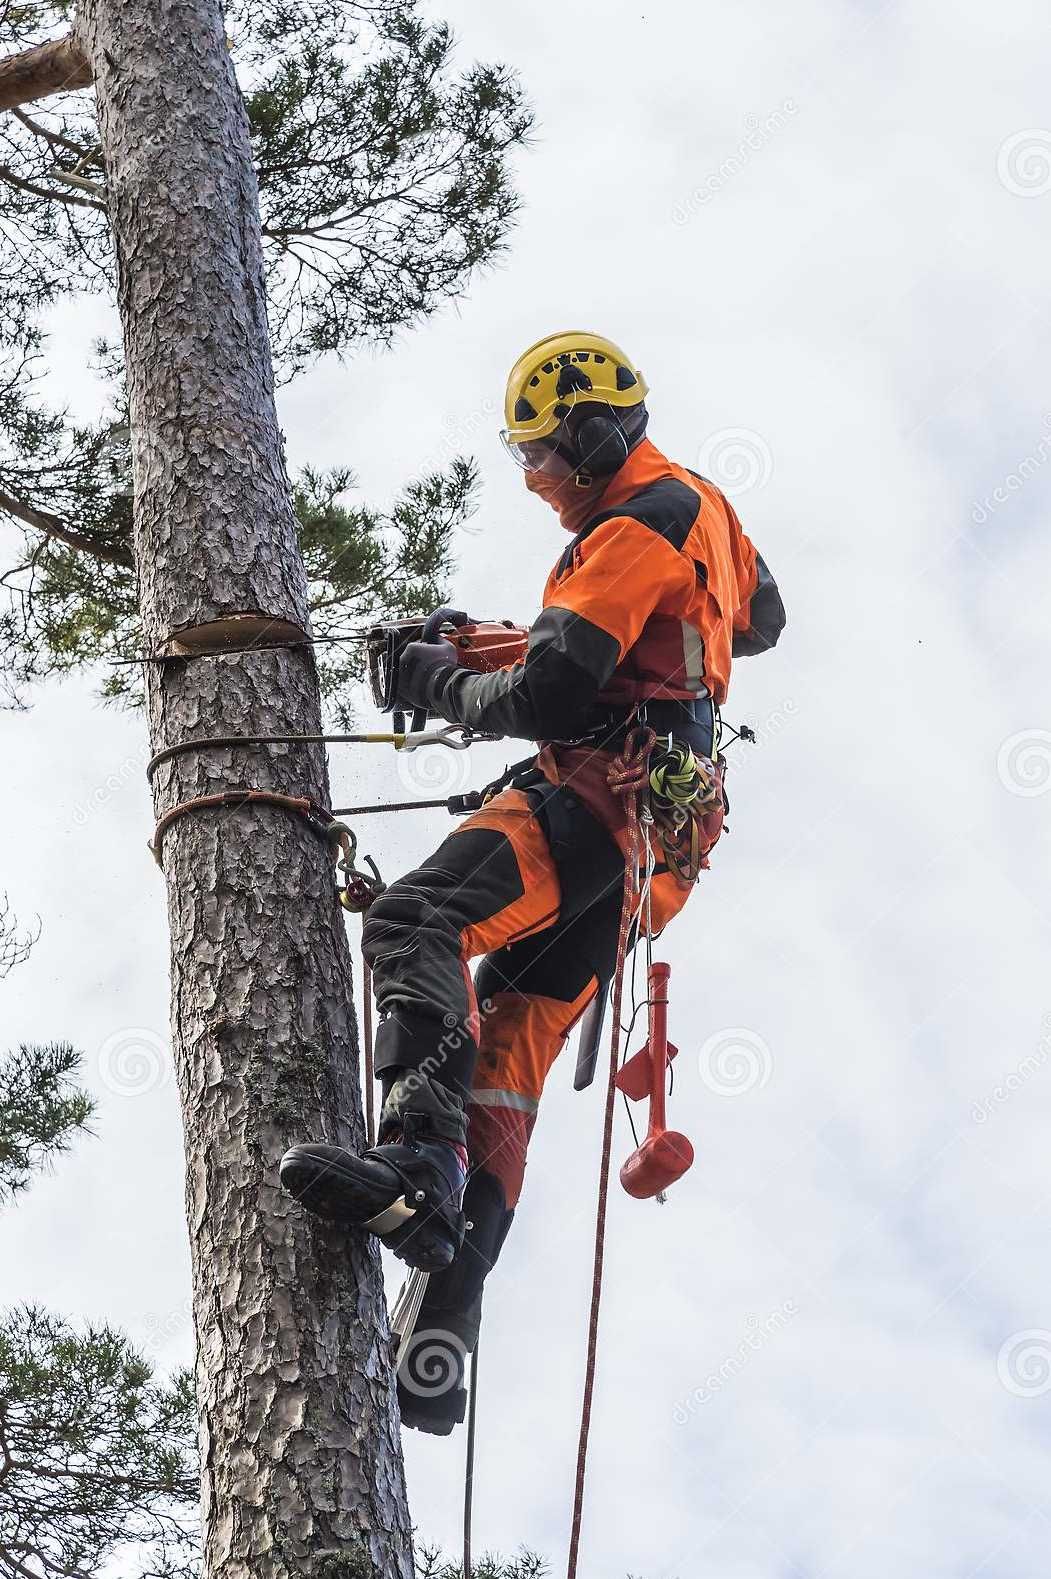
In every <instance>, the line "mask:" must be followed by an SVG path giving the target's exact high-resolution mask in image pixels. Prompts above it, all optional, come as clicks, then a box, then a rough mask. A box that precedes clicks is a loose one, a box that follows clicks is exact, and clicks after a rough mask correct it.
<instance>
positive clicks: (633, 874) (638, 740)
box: [566, 728, 656, 1579]
mask: <svg viewBox="0 0 1051 1579" xmlns="http://www.w3.org/2000/svg"><path fill="white" fill-rule="evenodd" d="M655 739H656V736H655V735H654V733H653V730H652V729H641V728H640V729H633V730H632V732H631V734H630V735H629V736H628V738H627V740H626V741H625V742H624V749H623V751H621V753H620V755H619V756H616V757H614V759H613V762H612V763H611V764H610V769H609V777H608V783H609V787H610V789H611V790H612V791H613V794H614V795H619V796H621V797H623V801H624V816H625V825H626V828H627V835H628V839H627V850H626V852H625V856H624V901H623V904H622V905H621V910H620V934H619V937H618V939H617V966H616V971H615V974H614V977H613V1032H612V1035H611V1037H610V1049H609V1082H608V1084H607V1087H606V1110H605V1115H604V1118H603V1124H602V1160H601V1162H600V1163H599V1185H598V1209H597V1212H596V1214H595V1260H594V1266H593V1271H592V1278H591V1313H590V1315H589V1318H588V1351H587V1362H586V1365H585V1368H584V1397H583V1402H582V1405H581V1411H580V1439H579V1442H578V1445H577V1475H576V1485H575V1488H574V1493H573V1524H572V1527H571V1530H570V1536H569V1567H568V1569H567V1572H566V1579H576V1574H577V1560H578V1556H579V1552H580V1524H581V1519H582V1518H583V1514H584V1481H585V1478H586V1476H587V1462H588V1439H589V1437H590V1435H591V1407H592V1402H593V1399H594V1395H595V1370H596V1365H597V1361H598V1327H599V1310H600V1307H601V1304H602V1271H603V1263H604V1260H605V1251H606V1211H607V1207H608V1203H609V1168H610V1159H611V1157H612V1154H613V1114H614V1110H615V1107H616V1100H617V1087H616V1079H617V1071H618V1068H619V1066H620V1015H621V999H622V995H623V987H624V961H625V959H626V958H627V953H628V939H629V937H630V934H631V923H632V917H633V915H634V912H635V899H636V896H637V894H638V892H639V856H640V839H639V795H640V793H641V792H642V791H643V790H644V789H645V787H646V782H647V777H648V769H649V757H650V752H651V751H652V749H653V745H654V742H655Z"/></svg>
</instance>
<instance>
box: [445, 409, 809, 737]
mask: <svg viewBox="0 0 1051 1579" xmlns="http://www.w3.org/2000/svg"><path fill="white" fill-rule="evenodd" d="M784 624H785V611H784V606H783V604H782V602H781V597H780V594H779V592H778V590H777V586H776V584H775V582H774V579H773V577H772V576H771V574H770V572H769V570H768V569H767V567H766V565H765V563H764V562H763V560H762V558H761V556H760V555H759V554H758V553H757V552H756V549H755V547H754V546H753V544H752V543H751V542H750V541H749V540H748V538H747V537H746V536H745V534H744V532H743V531H742V529H741V523H740V522H739V521H738V519H737V516H736V514H735V512H734V510H733V507H732V506H731V505H730V503H729V501H728V500H727V499H726V498H725V496H724V495H723V494H722V493H721V492H720V490H719V489H718V488H717V487H716V486H715V484H714V483H711V482H708V481H707V480H706V479H704V478H701V477H698V476H696V475H695V474H694V473H693V472H690V471H687V470H686V468H685V467H682V466H677V465H676V464H675V463H674V462H672V461H669V460H668V459H667V458H666V457H665V456H664V455H662V454H661V453H660V451H659V450H658V449H657V448H656V446H655V445H653V444H652V443H650V441H649V440H644V441H643V442H642V443H641V444H640V445H639V446H638V447H637V448H636V449H635V450H633V451H632V453H631V454H630V455H629V456H628V459H627V460H626V462H625V463H624V465H623V466H622V467H621V469H620V470H619V471H618V472H617V473H616V475H615V476H614V477H613V479H612V480H611V482H610V483H609V484H608V486H607V487H606V488H605V490H604V491H603V494H602V496H601V499H600V500H599V502H598V507H597V509H596V512H595V513H594V514H593V515H591V517H590V518H589V519H588V520H587V521H586V523H585V524H584V526H583V527H582V529H581V530H580V531H579V532H577V534H576V536H575V537H574V538H573V541H572V542H571V543H570V545H569V547H568V548H567V549H566V551H565V553H564V554H563V555H562V557H561V559H560V560H559V562H558V564H557V565H556V566H555V568H554V570H553V571H552V572H551V575H550V577H549V578H548V582H547V586H546V588H545V590H544V607H543V612H542V613H541V615H540V616H539V618H538V619H537V620H536V622H535V624H534V625H533V627H532V629H531V630H530V632H529V643H528V648H527V653H526V657H525V659H524V661H523V662H521V663H516V664H514V665H513V666H512V667H511V668H508V669H504V670H501V671H499V672H498V673H496V674H470V673H467V672H466V671H464V670H455V671H450V673H449V675H448V676H447V677H446V679H445V680H444V682H443V683H442V685H441V686H440V688H439V689H438V691H437V694H436V697H435V708H436V711H438V712H440V713H442V714H443V715H444V716H445V717H447V718H455V719H456V720H457V721H459V722H462V723H466V724H469V725H470V726H471V727H472V728H474V729H478V730H480V731H491V732H492V733H494V734H501V735H518V736H520V737H522V738H524V739H531V740H540V741H543V740H570V739H573V738H575V737H577V736H579V735H581V734H583V733H584V732H585V731H586V730H587V729H588V727H589V718H590V716H591V715H592V714H593V713H594V712H595V710H596V708H597V707H598V706H599V705H602V706H605V707H607V708H608V707H609V706H610V705H611V704H612V705H624V706H625V707H626V708H628V709H630V707H631V706H632V705H634V704H635V703H638V702H640V701H644V700H650V699H654V698H664V699H675V698H678V699H682V700H687V699H690V698H698V697H705V696H710V697H712V699H713V700H714V701H715V702H716V703H721V702H722V701H723V700H724V699H725V697H726V691H727V685H728V683H729V679H730V666H731V660H732V658H733V657H736V656H740V655H745V654H751V653H757V652H765V651H766V650H767V649H768V648H770V647H772V646H773V645H774V644H775V642H776V641H777V639H778V637H779V636H780V634H781V631H782V629H783V628H784Z"/></svg>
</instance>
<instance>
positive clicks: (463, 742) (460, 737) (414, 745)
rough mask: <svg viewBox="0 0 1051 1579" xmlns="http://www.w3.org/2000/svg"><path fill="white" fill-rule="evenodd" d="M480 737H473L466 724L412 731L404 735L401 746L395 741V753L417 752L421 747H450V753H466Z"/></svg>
mask: <svg viewBox="0 0 1051 1579" xmlns="http://www.w3.org/2000/svg"><path fill="white" fill-rule="evenodd" d="M478 738H479V736H477V735H472V734H471V731H470V730H469V729H468V728H467V726H466V724H446V725H445V726H444V727H443V728H441V729H410V730H409V732H408V734H406V735H403V736H402V739H401V744H400V745H399V744H398V742H397V741H395V744H394V749H395V751H417V750H419V748H420V746H448V747H449V750H450V751H466V750H467V748H468V746H469V745H470V744H471V741H472V740H477V739H478Z"/></svg>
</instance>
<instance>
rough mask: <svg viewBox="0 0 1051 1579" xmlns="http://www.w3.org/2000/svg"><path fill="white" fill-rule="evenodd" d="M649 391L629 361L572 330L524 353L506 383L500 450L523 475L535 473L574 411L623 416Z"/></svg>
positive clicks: (607, 343)
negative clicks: (597, 407)
mask: <svg viewBox="0 0 1051 1579" xmlns="http://www.w3.org/2000/svg"><path fill="white" fill-rule="evenodd" d="M648 392H649V391H648V385H647V383H646V380H645V379H644V378H643V376H642V374H641V373H640V371H639V369H638V368H637V367H636V366H635V364H634V362H633V361H632V360H631V358H630V357H628V356H625V354H624V352H623V351H622V350H621V349H620V347H619V346H617V345H614V343H613V341H612V340H607V339H605V337H604V336H603V335H600V334H591V333H589V332H588V331H587V330H580V329H572V330H567V331H565V332H564V333H562V334H552V335H548V336H546V338H545V339H543V340H538V341H537V342H536V344H535V345H531V346H530V347H529V349H528V351H523V353H522V355H521V356H520V357H519V358H518V361H517V362H516V363H515V365H514V367H513V368H512V369H511V372H510V375H509V376H508V380H507V392H506V394H505V396H504V420H505V422H506V424H507V426H506V427H505V428H504V430H503V432H502V433H501V435H500V437H501V439H502V440H503V443H504V447H505V448H506V449H507V451H508V453H509V454H510V455H511V457H512V459H514V460H515V461H517V463H518V464H519V465H520V466H523V467H524V468H525V469H526V470H527V471H531V470H534V469H538V468H539V466H540V465H541V464H542V457H543V455H544V454H547V455H550V446H549V445H544V446H542V448H541V449H540V450H539V451H537V450H534V449H533V448H532V446H534V445H536V444H537V443H538V441H539V440H543V439H547V440H550V438H551V435H552V434H554V433H555V432H556V430H557V429H558V428H560V427H561V425H562V423H563V422H564V420H565V418H566V417H567V416H568V415H569V413H570V412H571V411H572V409H573V407H574V406H577V405H583V404H586V403H596V402H597V403H599V404H602V405H607V406H612V407H613V408H614V409H615V410H627V409H629V408H630V407H632V406H638V405H640V404H641V403H642V401H643V400H645V398H646V395H647V393H648Z"/></svg>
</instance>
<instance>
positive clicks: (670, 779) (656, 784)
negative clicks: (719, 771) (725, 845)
mask: <svg viewBox="0 0 1051 1579" xmlns="http://www.w3.org/2000/svg"><path fill="white" fill-rule="evenodd" d="M711 787H712V780H711V777H710V775H709V774H708V773H707V772H706V771H705V769H704V768H703V767H702V765H701V763H700V762H699V761H698V760H697V758H696V757H695V756H694V754H693V752H692V751H691V750H690V748H689V746H687V745H683V744H680V743H679V742H678V741H675V740H671V741H669V742H668V745H667V746H666V747H665V748H664V749H663V750H662V751H661V752H660V754H659V756H656V757H654V758H652V759H651V762H650V791H651V793H652V794H653V796H654V798H655V799H656V800H657V801H658V802H659V803H660V804H662V805H664V806H667V807H669V808H671V809H672V810H675V811H683V812H685V811H687V810H689V808H690V807H691V806H693V805H695V804H696V802H697V801H699V800H702V799H704V798H705V797H706V796H708V795H709V794H710V792H711Z"/></svg>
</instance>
